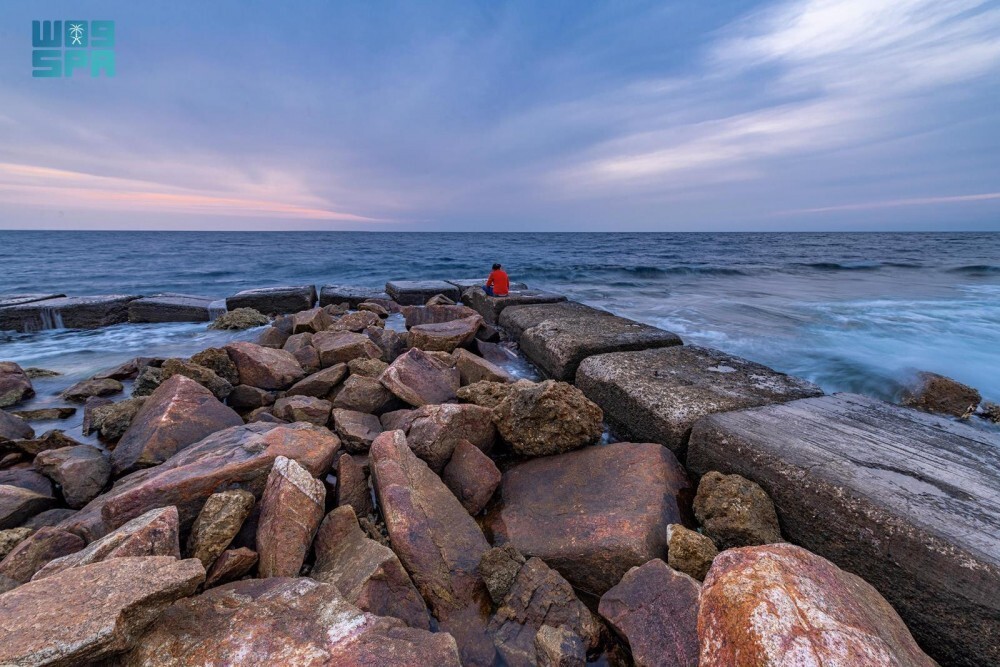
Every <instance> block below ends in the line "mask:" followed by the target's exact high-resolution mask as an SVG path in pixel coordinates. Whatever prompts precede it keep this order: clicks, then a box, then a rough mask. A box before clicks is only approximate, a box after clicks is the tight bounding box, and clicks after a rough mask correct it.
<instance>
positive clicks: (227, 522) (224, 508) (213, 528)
mask: <svg viewBox="0 0 1000 667" xmlns="http://www.w3.org/2000/svg"><path fill="white" fill-rule="evenodd" d="M253 506H254V497H253V494H252V493H250V492H249V491H244V490H242V489H234V490H232V491H221V492H219V493H213V494H212V495H210V496H209V497H208V500H206V501H205V506H204V507H202V509H201V512H199V513H198V518H197V519H195V521H194V525H192V526H191V535H190V536H189V537H188V543H187V544H188V553H190V555H191V558H197V559H198V560H200V561H201V563H202V565H204V566H205V567H206V568H208V567H210V566H211V565H212V563H213V562H215V559H216V558H218V557H219V555H220V554H221V553H222V552H223V551H225V549H226V547H228V546H229V543H230V542H232V541H233V538H234V537H236V534H237V533H239V532H240V528H241V527H242V526H243V522H244V521H246V519H247V517H248V516H250V512H251V510H253ZM256 561H257V555H256V554H254V562H255V563H256Z"/></svg>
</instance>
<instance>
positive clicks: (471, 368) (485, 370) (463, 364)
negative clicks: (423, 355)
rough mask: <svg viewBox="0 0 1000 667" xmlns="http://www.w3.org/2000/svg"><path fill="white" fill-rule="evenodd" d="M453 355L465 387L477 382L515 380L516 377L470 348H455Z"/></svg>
mask: <svg viewBox="0 0 1000 667" xmlns="http://www.w3.org/2000/svg"><path fill="white" fill-rule="evenodd" d="M451 356H452V357H453V358H454V359H455V368H457V369H458V373H459V377H460V378H461V380H462V386H463V387H464V386H466V385H470V384H475V383H477V382H513V381H514V379H515V378H514V376H513V375H511V374H510V373H508V372H507V371H506V370H504V369H503V368H501V367H500V366H497V365H496V364H493V363H490V362H489V361H486V360H485V359H483V358H482V357H480V356H479V355H477V354H473V353H472V352H469V351H468V350H464V349H458V350H455V351H454V352H452V355H451Z"/></svg>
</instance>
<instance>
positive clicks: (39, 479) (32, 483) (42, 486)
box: [0, 468, 55, 496]
mask: <svg viewBox="0 0 1000 667" xmlns="http://www.w3.org/2000/svg"><path fill="white" fill-rule="evenodd" d="M0 484H9V485H10V486H19V487H21V488H22V489H29V490H31V491H34V492H35V493H40V494H42V495H43V496H52V495H54V492H55V489H54V488H53V487H52V482H51V481H50V480H49V478H48V477H46V476H45V475H43V474H41V473H39V472H37V471H35V470H32V469H31V468H10V469H8V470H0Z"/></svg>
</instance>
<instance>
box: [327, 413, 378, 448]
mask: <svg viewBox="0 0 1000 667" xmlns="http://www.w3.org/2000/svg"><path fill="white" fill-rule="evenodd" d="M333 423H334V430H335V431H336V432H337V435H338V436H340V442H341V443H342V444H343V445H344V449H346V450H347V451H348V452H350V453H351V454H364V453H365V452H367V451H368V450H369V448H371V446H372V441H373V440H375V437H376V436H378V434H379V433H381V432H382V423H381V422H380V421H379V419H378V417H376V416H375V415H370V414H367V413H364V412H358V411H356V410H343V409H341V408H337V409H335V410H334V411H333Z"/></svg>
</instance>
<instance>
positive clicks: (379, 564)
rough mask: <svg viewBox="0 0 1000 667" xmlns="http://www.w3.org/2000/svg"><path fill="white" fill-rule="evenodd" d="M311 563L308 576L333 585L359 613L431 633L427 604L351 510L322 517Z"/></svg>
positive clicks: (393, 556) (389, 552)
mask: <svg viewBox="0 0 1000 667" xmlns="http://www.w3.org/2000/svg"><path fill="white" fill-rule="evenodd" d="M315 549H316V564H315V566H314V567H313V569H312V572H311V573H310V575H309V576H311V577H312V578H313V579H316V580H317V581H322V582H323V583H327V584H333V585H334V586H336V587H337V589H338V590H339V591H340V592H341V594H342V595H343V596H344V598H345V599H346V600H347V601H348V602H350V603H351V604H353V605H355V606H357V607H358V608H359V609H361V610H362V611H367V612H370V613H372V614H375V615H376V616H392V617H395V618H398V619H400V620H401V621H403V622H404V623H406V624H407V625H409V626H410V627H411V628H420V629H422V630H430V617H429V615H428V613H427V605H426V604H425V603H424V600H423V598H421V597H420V593H418V592H417V589H416V587H415V586H414V585H413V581H411V580H410V575H408V574H407V573H406V570H404V569H403V565H402V564H401V563H400V562H399V558H397V557H396V554H395V553H393V551H392V549H390V548H389V547H386V546H383V545H381V544H379V543H378V542H376V541H374V540H371V539H369V538H367V537H365V534H364V532H362V530H361V527H360V526H358V519H357V517H356V516H355V514H354V510H353V509H351V507H350V506H345V507H338V508H337V509H335V510H333V511H332V512H330V513H329V514H327V515H326V518H325V519H323V524H322V525H321V526H320V529H319V532H318V533H317V534H316V544H315Z"/></svg>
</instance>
